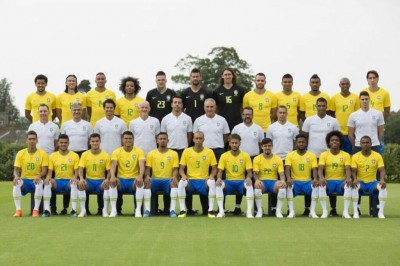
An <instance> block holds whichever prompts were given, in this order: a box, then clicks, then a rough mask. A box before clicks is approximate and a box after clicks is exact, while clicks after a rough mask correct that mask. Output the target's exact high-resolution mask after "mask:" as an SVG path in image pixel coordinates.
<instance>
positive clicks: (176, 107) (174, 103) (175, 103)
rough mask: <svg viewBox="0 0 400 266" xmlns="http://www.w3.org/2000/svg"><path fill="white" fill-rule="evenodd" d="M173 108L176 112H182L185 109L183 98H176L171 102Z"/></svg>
mask: <svg viewBox="0 0 400 266" xmlns="http://www.w3.org/2000/svg"><path fill="white" fill-rule="evenodd" d="M171 107H172V110H174V111H175V112H181V111H182V109H183V103H182V100H181V99H179V98H174V100H173V101H172V104H171Z"/></svg>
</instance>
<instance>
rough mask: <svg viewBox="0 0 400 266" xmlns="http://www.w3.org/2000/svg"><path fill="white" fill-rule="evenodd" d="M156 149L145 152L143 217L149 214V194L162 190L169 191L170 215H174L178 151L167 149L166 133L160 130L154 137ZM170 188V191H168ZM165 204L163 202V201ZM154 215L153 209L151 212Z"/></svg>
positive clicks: (176, 192)
mask: <svg viewBox="0 0 400 266" xmlns="http://www.w3.org/2000/svg"><path fill="white" fill-rule="evenodd" d="M156 141H157V146H158V148H157V149H154V150H152V151H150V152H149V153H148V154H147V160H146V173H145V176H146V177H145V181H144V208H145V211H144V215H143V216H144V217H149V216H150V198H151V195H152V194H153V196H155V197H158V195H157V194H156V193H157V192H159V191H162V192H163V193H164V194H168V193H170V196H171V205H170V216H171V217H176V214H175V207H176V201H177V199H178V167H179V158H178V153H177V152H176V151H174V150H171V149H168V147H167V144H168V134H167V133H164V132H161V133H159V134H158V135H157V137H156ZM170 188H171V191H170ZM164 204H165V203H164ZM152 215H155V211H154V212H152Z"/></svg>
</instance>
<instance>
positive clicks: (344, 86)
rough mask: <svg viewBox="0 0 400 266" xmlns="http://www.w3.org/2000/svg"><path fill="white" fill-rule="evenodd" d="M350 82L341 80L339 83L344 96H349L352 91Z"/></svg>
mask: <svg viewBox="0 0 400 266" xmlns="http://www.w3.org/2000/svg"><path fill="white" fill-rule="evenodd" d="M350 86H351V84H350V81H349V80H347V79H344V80H341V81H340V83H339V87H340V90H341V92H342V93H343V94H348V93H349V91H350Z"/></svg>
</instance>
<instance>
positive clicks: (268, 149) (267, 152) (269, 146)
mask: <svg viewBox="0 0 400 266" xmlns="http://www.w3.org/2000/svg"><path fill="white" fill-rule="evenodd" d="M261 148H262V150H263V152H264V154H265V155H270V154H271V153H272V143H267V144H263V145H262V147H261Z"/></svg>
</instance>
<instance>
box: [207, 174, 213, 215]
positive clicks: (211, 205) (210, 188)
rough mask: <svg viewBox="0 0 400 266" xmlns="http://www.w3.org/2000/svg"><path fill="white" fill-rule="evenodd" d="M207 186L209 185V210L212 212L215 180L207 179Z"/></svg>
mask: <svg viewBox="0 0 400 266" xmlns="http://www.w3.org/2000/svg"><path fill="white" fill-rule="evenodd" d="M207 186H208V211H209V212H211V211H213V210H214V202H215V180H212V179H207Z"/></svg>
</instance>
